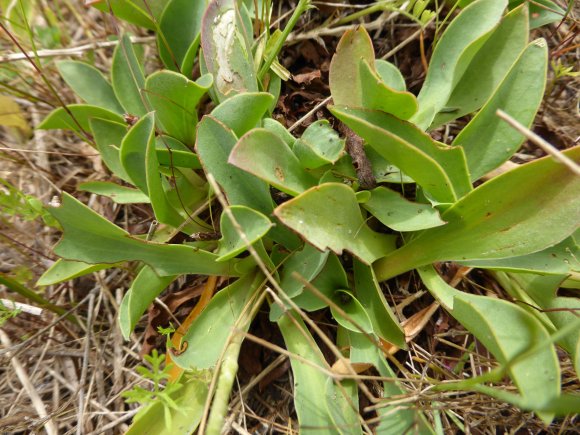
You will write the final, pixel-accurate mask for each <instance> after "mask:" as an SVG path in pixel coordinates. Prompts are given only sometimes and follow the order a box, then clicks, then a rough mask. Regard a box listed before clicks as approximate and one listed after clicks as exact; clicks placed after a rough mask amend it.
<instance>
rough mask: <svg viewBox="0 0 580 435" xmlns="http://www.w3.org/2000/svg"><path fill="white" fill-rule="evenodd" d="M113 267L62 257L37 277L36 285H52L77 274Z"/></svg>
mask: <svg viewBox="0 0 580 435" xmlns="http://www.w3.org/2000/svg"><path fill="white" fill-rule="evenodd" d="M111 267H115V266H113V265H111V264H88V263H83V262H81V261H68V260H64V259H62V258H59V259H58V260H56V262H55V263H54V264H53V265H52V266H50V267H49V268H48V269H47V270H46V271H45V272H44V273H43V274H42V276H41V277H40V278H39V279H38V281H37V283H36V285H37V286H45V285H53V284H58V283H61V282H64V281H70V280H71V279H75V278H78V277H79V276H84V275H88V274H89V273H93V272H98V271H99V270H104V269H109V268H111Z"/></svg>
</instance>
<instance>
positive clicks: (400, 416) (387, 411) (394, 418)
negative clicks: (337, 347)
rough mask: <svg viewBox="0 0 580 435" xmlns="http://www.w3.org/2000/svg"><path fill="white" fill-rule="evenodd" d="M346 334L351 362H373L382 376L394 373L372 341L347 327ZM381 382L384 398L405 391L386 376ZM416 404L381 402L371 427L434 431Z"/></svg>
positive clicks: (385, 433)
mask: <svg viewBox="0 0 580 435" xmlns="http://www.w3.org/2000/svg"><path fill="white" fill-rule="evenodd" d="M348 337H349V339H350V346H351V347H350V361H351V363H369V364H372V365H373V366H375V368H376V369H377V370H378V372H379V374H380V375H381V376H383V377H384V378H389V379H394V378H396V377H397V375H396V373H395V372H394V371H393V370H392V369H391V367H390V366H389V364H388V363H387V361H386V360H385V356H384V355H383V353H382V351H381V350H380V349H379V348H378V347H377V345H376V344H375V343H373V342H371V341H370V340H369V339H368V338H367V337H366V336H365V335H363V334H357V333H355V332H351V331H349V332H348ZM382 385H383V397H384V398H385V399H389V398H390V397H392V396H396V397H400V396H402V395H404V394H408V391H407V390H405V388H404V387H403V385H401V384H400V383H399V382H396V381H395V382H393V381H390V380H389V381H385V382H383V383H382ZM416 408H417V407H416V406H413V403H409V404H405V403H400V404H396V405H390V406H385V407H382V406H381V407H380V408H378V409H377V413H378V415H379V417H380V423H379V425H378V426H377V427H376V429H375V430H376V433H377V434H378V435H394V434H402V433H405V432H407V431H409V428H413V433H414V434H418V435H433V434H434V433H435V432H433V430H431V429H430V427H429V425H428V424H427V423H426V419H425V416H424V415H423V414H421V412H419V411H418V410H417V409H416Z"/></svg>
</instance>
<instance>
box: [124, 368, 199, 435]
mask: <svg viewBox="0 0 580 435" xmlns="http://www.w3.org/2000/svg"><path fill="white" fill-rule="evenodd" d="M180 382H182V383H183V386H182V387H181V388H179V389H178V390H176V391H175V392H172V393H171V394H170V399H171V400H173V402H174V404H175V407H171V408H169V407H168V406H167V404H165V403H164V402H163V401H162V400H156V401H154V402H153V403H151V404H150V405H147V407H146V408H144V409H142V410H141V411H139V413H138V414H137V416H136V417H135V419H134V420H133V423H132V424H131V426H130V427H129V430H128V431H127V432H126V433H125V434H126V435H142V434H146V433H151V434H153V433H154V434H158V435H190V434H192V433H194V432H195V430H196V429H197V426H198V425H199V423H200V421H201V419H202V417H203V412H204V410H205V402H206V400H207V395H208V392H209V386H208V382H207V381H205V380H203V379H198V378H196V377H195V374H194V375H192V376H191V377H190V376H189V375H186V376H185V380H181V381H180ZM167 413H169V415H170V418H167V417H166V416H167ZM168 422H170V424H169V425H168Z"/></svg>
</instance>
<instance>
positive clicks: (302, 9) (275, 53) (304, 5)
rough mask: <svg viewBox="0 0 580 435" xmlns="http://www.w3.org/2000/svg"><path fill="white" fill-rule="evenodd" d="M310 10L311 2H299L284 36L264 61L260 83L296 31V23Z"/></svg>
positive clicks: (306, 0) (308, 0)
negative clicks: (292, 33) (294, 30)
mask: <svg viewBox="0 0 580 435" xmlns="http://www.w3.org/2000/svg"><path fill="white" fill-rule="evenodd" d="M309 8H310V0H300V1H299V2H298V6H296V9H295V10H294V12H293V13H292V16H291V17H290V21H288V24H286V27H284V31H283V32H282V36H281V37H280V38H278V40H277V41H276V45H275V46H274V48H273V49H272V50H271V51H270V53H269V54H268V57H267V58H266V60H265V61H264V64H263V65H262V68H261V69H260V72H259V73H258V80H259V81H262V79H263V78H264V76H265V75H266V73H267V72H268V70H269V69H270V66H271V65H272V62H274V60H275V59H276V57H278V54H279V53H280V51H281V50H282V46H283V45H284V43H285V42H286V39H287V38H288V35H290V32H292V29H294V26H296V23H297V22H298V19H299V18H300V16H301V15H302V14H303V13H304V12H306V11H307V10H308V9H309Z"/></svg>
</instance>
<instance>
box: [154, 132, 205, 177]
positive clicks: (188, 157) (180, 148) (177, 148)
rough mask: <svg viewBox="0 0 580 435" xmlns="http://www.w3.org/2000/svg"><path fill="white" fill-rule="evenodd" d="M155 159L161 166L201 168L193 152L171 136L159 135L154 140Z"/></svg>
mask: <svg viewBox="0 0 580 435" xmlns="http://www.w3.org/2000/svg"><path fill="white" fill-rule="evenodd" d="M155 148H156V152H157V160H158V161H159V164H160V165H162V166H167V167H173V168H190V169H201V163H200V162H199V158H198V157H197V155H196V154H195V153H193V152H192V151H191V150H190V149H189V148H188V147H187V146H185V145H184V144H183V143H181V142H180V141H178V140H177V139H175V138H173V137H171V136H165V135H159V136H157V138H156V140H155Z"/></svg>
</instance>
